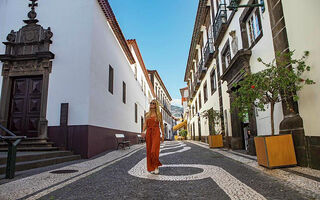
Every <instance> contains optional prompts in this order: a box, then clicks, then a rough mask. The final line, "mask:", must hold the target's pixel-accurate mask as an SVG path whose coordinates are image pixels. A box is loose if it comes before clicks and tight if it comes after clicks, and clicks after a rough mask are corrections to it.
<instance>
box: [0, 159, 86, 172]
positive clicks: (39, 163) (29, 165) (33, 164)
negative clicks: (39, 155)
mask: <svg viewBox="0 0 320 200" xmlns="http://www.w3.org/2000/svg"><path fill="white" fill-rule="evenodd" d="M79 159H80V155H70V156H62V157H55V158H47V159H41V160H33V161H26V162H18V163H16V171H24V170H28V169H34V168H39V167H45V166H49V165H55V164H59V163H63V162H68V161H74V160H79ZM5 171H6V165H5V164H4V165H0V174H5Z"/></svg>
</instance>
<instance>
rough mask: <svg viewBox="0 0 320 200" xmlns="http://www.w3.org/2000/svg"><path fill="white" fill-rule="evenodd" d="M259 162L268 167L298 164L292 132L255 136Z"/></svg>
mask: <svg viewBox="0 0 320 200" xmlns="http://www.w3.org/2000/svg"><path fill="white" fill-rule="evenodd" d="M254 143H255V146H256V153H257V159H258V164H259V165H262V166H264V167H267V168H276V167H285V166H293V165H297V159H296V154H295V152H294V145H293V140H292V135H291V134H286V135H275V136H258V137H255V138H254Z"/></svg>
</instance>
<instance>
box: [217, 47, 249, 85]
mask: <svg viewBox="0 0 320 200" xmlns="http://www.w3.org/2000/svg"><path fill="white" fill-rule="evenodd" d="M250 57H251V50H247V49H241V50H239V51H238V52H237V54H236V55H234V56H233V58H232V59H231V62H230V64H229V67H227V69H226V70H225V72H224V73H223V74H222V75H221V79H222V80H223V81H227V82H228V89H231V88H232V84H233V83H235V82H238V81H239V80H240V79H242V77H243V74H242V73H241V70H242V69H244V70H249V71H250V67H249V61H250Z"/></svg>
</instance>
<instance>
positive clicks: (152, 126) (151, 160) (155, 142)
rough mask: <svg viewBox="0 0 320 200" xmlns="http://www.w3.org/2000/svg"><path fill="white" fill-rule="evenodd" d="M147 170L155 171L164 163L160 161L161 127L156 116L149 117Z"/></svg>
mask: <svg viewBox="0 0 320 200" xmlns="http://www.w3.org/2000/svg"><path fill="white" fill-rule="evenodd" d="M146 144H147V170H148V171H149V172H151V171H154V170H155V169H156V168H158V167H159V166H162V164H161V163H160V161H159V153H160V128H159V121H158V120H157V118H156V117H150V118H149V119H147V134H146Z"/></svg>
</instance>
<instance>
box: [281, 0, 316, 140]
mask: <svg viewBox="0 0 320 200" xmlns="http://www.w3.org/2000/svg"><path fill="white" fill-rule="evenodd" d="M282 4H283V11H284V18H285V23H286V29H287V33H288V40H289V46H290V50H295V57H297V58H300V57H301V56H302V55H303V52H304V51H306V50H308V51H310V57H309V59H308V60H307V64H309V65H310V66H311V72H309V73H306V75H307V76H308V77H309V78H311V79H312V80H314V81H315V82H316V84H315V85H312V86H306V87H305V88H304V89H302V90H301V92H299V97H300V100H299V102H298V104H299V112H300V115H301V117H302V119H303V124H304V131H305V134H306V135H307V136H320V123H319V113H320V105H319V99H320V93H319V86H320V76H319V75H320V68H319V66H320V58H319V55H320V38H319V35H320V26H319V19H320V13H319V10H318V9H319V7H320V1H319V0H309V1H307V2H303V3H302V2H301V1H299V0H282ZM297 13H299V14H297Z"/></svg>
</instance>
